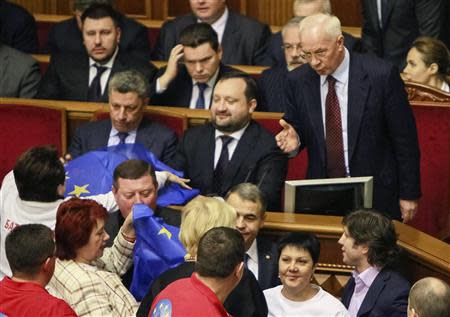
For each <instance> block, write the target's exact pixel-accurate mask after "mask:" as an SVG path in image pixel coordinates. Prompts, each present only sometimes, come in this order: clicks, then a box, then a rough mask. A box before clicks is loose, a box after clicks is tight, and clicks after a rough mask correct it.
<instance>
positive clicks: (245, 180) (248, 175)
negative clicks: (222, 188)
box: [244, 165, 255, 183]
mask: <svg viewBox="0 0 450 317" xmlns="http://www.w3.org/2000/svg"><path fill="white" fill-rule="evenodd" d="M254 169H255V165H252V166H250V169H249V170H248V173H247V176H245V179H244V183H248V179H249V178H250V175H252V172H253V170H254Z"/></svg>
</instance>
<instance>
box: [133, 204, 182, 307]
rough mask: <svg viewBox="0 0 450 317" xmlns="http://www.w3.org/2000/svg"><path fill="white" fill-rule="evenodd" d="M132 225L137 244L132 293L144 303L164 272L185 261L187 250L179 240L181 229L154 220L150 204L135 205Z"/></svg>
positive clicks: (155, 218) (156, 219) (134, 255)
mask: <svg viewBox="0 0 450 317" xmlns="http://www.w3.org/2000/svg"><path fill="white" fill-rule="evenodd" d="M133 226H134V229H135V231H136V244H135V246H134V252H133V262H134V271H133V281H132V283H131V288H130V291H131V293H132V294H133V296H134V297H135V298H136V300H137V301H141V300H142V298H143V297H144V296H145V294H147V291H148V289H149V287H150V285H151V283H152V282H153V281H154V280H155V279H156V278H157V277H158V276H159V275H160V274H161V273H163V272H165V271H166V270H168V269H170V268H174V267H176V266H178V265H179V264H181V263H182V262H184V255H185V254H186V250H185V249H184V247H183V245H182V244H181V242H180V241H179V239H178V234H179V232H180V229H179V228H177V227H174V226H170V225H167V224H165V223H164V222H163V221H162V219H161V218H158V217H155V215H154V213H153V210H152V209H151V208H150V207H148V206H147V205H144V204H136V205H134V206H133Z"/></svg>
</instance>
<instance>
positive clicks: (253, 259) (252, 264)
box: [246, 239, 259, 279]
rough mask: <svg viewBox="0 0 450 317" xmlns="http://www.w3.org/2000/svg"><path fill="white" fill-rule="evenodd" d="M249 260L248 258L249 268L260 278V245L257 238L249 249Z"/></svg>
mask: <svg viewBox="0 0 450 317" xmlns="http://www.w3.org/2000/svg"><path fill="white" fill-rule="evenodd" d="M246 253H247V255H248V260H247V269H249V270H250V271H251V272H252V273H253V275H254V276H255V278H256V279H258V273H259V270H258V245H257V242H256V239H255V240H253V243H252V245H251V246H250V248H248V250H247V252H246Z"/></svg>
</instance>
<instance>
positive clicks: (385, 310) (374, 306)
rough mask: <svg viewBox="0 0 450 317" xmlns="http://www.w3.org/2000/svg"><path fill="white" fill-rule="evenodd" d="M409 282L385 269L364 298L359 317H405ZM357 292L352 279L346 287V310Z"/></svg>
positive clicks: (344, 299) (344, 293)
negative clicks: (354, 292)
mask: <svg viewBox="0 0 450 317" xmlns="http://www.w3.org/2000/svg"><path fill="white" fill-rule="evenodd" d="M409 289H410V285H409V282H408V281H407V280H406V279H405V278H404V277H403V276H401V275H400V274H399V273H397V272H395V271H391V270H388V269H383V270H381V272H380V273H379V274H378V275H377V277H376V278H375V280H374V281H373V283H372V285H371V286H370V288H369V291H368V292H367V294H366V297H364V300H363V302H362V304H361V307H360V308H359V310H358V315H357V317H376V316H389V317H405V316H406V314H407V308H408V294H409ZM354 290H355V279H354V278H353V277H352V278H351V279H350V280H349V281H348V283H347V285H345V287H344V291H343V294H342V303H343V304H344V306H345V307H346V308H348V306H349V305H350V300H351V298H352V295H353V291H354Z"/></svg>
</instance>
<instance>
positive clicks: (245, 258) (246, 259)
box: [244, 253, 250, 269]
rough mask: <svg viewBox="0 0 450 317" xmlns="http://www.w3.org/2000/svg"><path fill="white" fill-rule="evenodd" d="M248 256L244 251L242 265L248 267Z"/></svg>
mask: <svg viewBox="0 0 450 317" xmlns="http://www.w3.org/2000/svg"><path fill="white" fill-rule="evenodd" d="M249 258H250V256H249V255H248V253H245V255H244V266H245V267H246V268H247V269H248V259H249Z"/></svg>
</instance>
